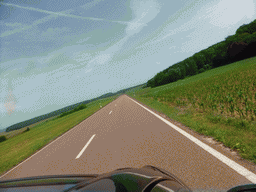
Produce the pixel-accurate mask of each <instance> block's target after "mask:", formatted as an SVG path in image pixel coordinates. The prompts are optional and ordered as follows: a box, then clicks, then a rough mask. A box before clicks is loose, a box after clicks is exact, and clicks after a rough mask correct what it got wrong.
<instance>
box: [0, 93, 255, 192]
mask: <svg viewBox="0 0 256 192" xmlns="http://www.w3.org/2000/svg"><path fill="white" fill-rule="evenodd" d="M144 165H153V166H157V167H160V168H163V169H166V170H167V171H170V172H171V173H173V174H174V175H176V176H177V177H179V178H180V179H181V180H182V181H184V182H185V183H186V184H187V185H188V187H190V188H191V189H192V190H193V191H205V190H211V189H214V190H218V191H225V190H227V189H229V188H232V187H234V186H237V185H243V184H249V183H256V166H255V165H254V164H253V163H250V162H247V161H245V160H243V159H240V158H239V157H238V156H236V155H234V154H233V153H232V152H231V151H229V150H226V149H225V148H224V147H222V146H220V145H218V144H216V143H211V142H209V141H208V140H206V137H204V136H202V135H199V134H197V133H195V132H193V131H192V130H190V129H189V128H188V127H185V126H184V125H182V124H180V123H178V122H175V121H173V120H170V119H168V118H166V117H164V116H163V115H162V114H160V113H158V112H156V111H154V110H153V109H150V108H149V107H147V106H145V105H144V104H141V103H140V102H138V101H135V100H134V99H133V98H130V97H129V96H127V95H122V96H120V97H118V98H117V99H116V100H115V101H113V102H111V103H109V104H108V105H106V106H105V107H103V108H102V109H101V110H99V111H98V112H96V113H95V114H93V115H92V116H90V117H89V118H87V119H85V120H84V121H83V122H81V123H80V124H79V125H77V126H75V127H74V128H72V129H71V130H69V131H68V132H66V133H65V134H63V135H62V136H60V137H59V138H57V139H55V140H54V141H53V142H51V143H50V144H48V145H47V146H45V147H44V148H42V149H41V150H40V151H38V152H36V153H35V154H34V155H32V156H31V157H29V158H28V159H26V160H25V161H23V162H22V163H20V164H19V165H17V166H16V167H14V168H13V169H11V170H10V171H9V172H7V173H6V174H4V175H2V176H1V177H0V180H5V179H12V178H20V177H29V176H39V175H57V174H80V173H84V174H91V173H93V174H101V173H104V172H109V171H112V170H115V169H117V168H122V167H135V168H140V167H142V166H144Z"/></svg>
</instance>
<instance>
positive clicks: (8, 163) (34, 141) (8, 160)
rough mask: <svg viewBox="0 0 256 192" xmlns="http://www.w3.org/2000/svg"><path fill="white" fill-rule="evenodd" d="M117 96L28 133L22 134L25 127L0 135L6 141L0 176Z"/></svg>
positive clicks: (45, 122)
mask: <svg viewBox="0 0 256 192" xmlns="http://www.w3.org/2000/svg"><path fill="white" fill-rule="evenodd" d="M118 96H119V95H116V96H113V97H108V98H105V99H101V100H97V101H93V102H91V103H88V104H86V106H87V108H86V109H83V110H80V111H77V112H74V113H72V114H69V115H67V116H64V117H62V118H59V119H56V118H55V117H51V118H49V119H45V120H43V121H41V122H38V123H36V124H34V125H30V126H28V127H31V129H30V131H28V132H24V131H25V130H26V127H24V128H22V129H20V130H15V131H10V132H7V133H6V132H3V133H1V135H6V136H7V138H8V139H7V140H6V141H3V142H1V143H0V149H1V150H0V165H1V166H0V174H3V173H4V172H6V171H8V170H10V169H11V168H12V167H14V166H15V165H17V164H19V163H20V162H22V161H24V160H25V159H26V158H28V157H30V156H31V155H32V154H34V153H35V152H37V151H38V150H40V149H41V148H43V147H44V146H45V145H47V144H48V143H50V142H51V141H53V140H55V139H56V138H57V137H59V136H61V135H62V134H64V133H65V132H67V131H68V130H70V129H72V128H73V127H74V126H76V125H77V124H79V123H80V122H82V121H84V120H85V119H86V118H88V117H89V116H91V115H92V114H94V113H95V112H97V111H98V110H100V109H101V107H100V106H102V107H104V106H106V105H107V104H109V103H110V102H112V101H113V100H115V99H116V98H117V97H118Z"/></svg>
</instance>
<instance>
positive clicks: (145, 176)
mask: <svg viewBox="0 0 256 192" xmlns="http://www.w3.org/2000/svg"><path fill="white" fill-rule="evenodd" d="M103 179H111V180H112V181H113V182H114V183H115V185H116V186H117V185H119V184H120V183H121V184H122V185H123V186H125V187H126V189H127V191H143V189H145V188H147V189H148V190H149V189H153V188H154V186H155V185H157V184H158V183H160V182H162V181H167V180H168V181H169V186H168V185H167V186H163V187H164V188H165V190H162V191H178V190H180V189H185V191H191V190H190V189H189V188H188V187H187V186H186V185H185V183H183V182H182V181H181V180H180V179H179V178H177V177H176V176H174V175H173V174H171V173H169V172H167V171H166V170H163V169H160V168H158V167H154V166H151V165H146V166H144V167H142V168H130V167H126V168H121V169H116V170H114V171H111V172H109V173H104V174H100V175H98V174H86V175H73V174H72V175H50V176H38V177H26V178H19V179H10V180H4V181H0V190H1V191H6V192H7V191H13V190H15V191H30V189H31V191H33V190H36V191H41V190H42V191H72V190H76V189H81V188H84V187H86V186H88V185H90V184H92V183H95V182H97V181H100V180H103ZM131 186H134V187H131ZM14 188H15V189H14ZM11 189H12V190H11ZM47 189H48V190H47ZM167 189H169V190H167Z"/></svg>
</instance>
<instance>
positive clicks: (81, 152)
mask: <svg viewBox="0 0 256 192" xmlns="http://www.w3.org/2000/svg"><path fill="white" fill-rule="evenodd" d="M95 135H96V134H94V135H93V136H92V137H91V139H90V140H89V141H88V142H87V143H86V145H85V146H84V148H83V149H82V150H81V151H80V153H79V154H78V155H77V156H76V159H78V158H79V157H80V156H81V155H82V154H83V152H84V150H85V149H86V148H87V147H88V145H89V144H90V143H91V141H92V139H93V138H94V137H95Z"/></svg>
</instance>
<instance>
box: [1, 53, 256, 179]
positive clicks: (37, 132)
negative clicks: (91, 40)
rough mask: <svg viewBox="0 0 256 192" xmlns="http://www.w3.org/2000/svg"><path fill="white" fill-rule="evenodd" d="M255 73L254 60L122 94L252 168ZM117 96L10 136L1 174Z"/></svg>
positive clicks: (3, 150) (255, 157)
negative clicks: (235, 154)
mask: <svg viewBox="0 0 256 192" xmlns="http://www.w3.org/2000/svg"><path fill="white" fill-rule="evenodd" d="M255 74H256V57H253V58H249V59H246V60H243V61H239V62H235V63H232V64H229V65H227V66H222V67H219V68H216V69H212V70H209V71H206V72H204V73H201V74H198V75H195V76H192V77H188V78H186V79H183V80H179V81H177V82H174V83H170V84H167V85H163V86H160V87H156V88H145V89H142V88H135V89H133V90H130V91H129V92H126V94H127V95H129V96H130V97H133V98H135V99H136V100H138V101H140V102H141V103H144V104H145V105H147V106H149V107H151V108H153V109H155V110H156V111H158V112H160V113H163V114H165V115H166V116H168V117H169V118H171V119H173V120H175V121H178V122H181V123H182V124H184V125H185V126H187V127H190V128H191V129H192V130H194V131H196V132H198V133H200V134H203V135H206V136H211V137H212V138H214V139H215V140H216V141H219V142H222V143H223V144H224V145H225V146H227V147H229V148H231V149H234V150H237V151H238V153H239V155H240V156H241V157H242V158H244V159H247V160H249V161H251V162H253V163H255V164H256V121H255V119H256V76H255ZM141 87H142V86H141ZM117 97H118V95H117V96H114V97H110V98H106V99H102V100H98V101H94V102H91V103H89V104H87V108H86V109H83V110H81V111H77V112H74V113H72V114H69V115H67V116H64V117H62V118H60V119H58V118H57V119H56V118H53V119H51V120H46V121H44V122H41V123H39V124H37V125H35V126H34V127H33V126H32V127H31V130H30V131H28V132H24V133H22V131H24V130H16V131H12V132H10V133H8V134H9V136H8V139H7V140H6V141H4V142H1V143H0V149H1V150H0V164H1V167H0V174H3V173H4V172H6V171H8V170H10V169H11V168H12V167H14V166H15V165H17V164H18V163H20V162H22V161H23V160H25V159H26V158H28V157H30V156H31V155H32V154H34V153H35V152H36V151H38V150H40V149H41V148H42V147H44V146H45V145H47V144H48V143H49V142H51V141H53V140H54V139H56V138H57V137H59V136H60V135H62V134H64V133H65V132H67V131H68V130H70V129H71V128H73V127H74V126H75V125H77V124H79V123H80V122H82V121H83V120H84V119H86V118H87V117H89V116H90V115H92V114H93V113H95V112H96V111H98V110H100V109H101V108H100V105H101V106H102V107H104V106H105V105H107V104H108V103H110V102H112V101H113V100H115V99H116V98H117ZM29 127H30V126H29ZM23 129H24V128H23ZM6 134H7V133H6Z"/></svg>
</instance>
